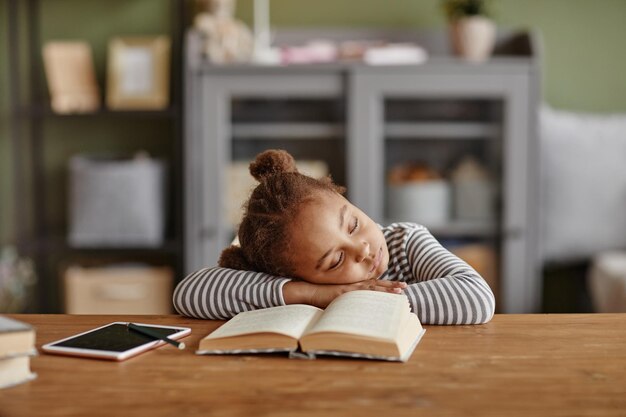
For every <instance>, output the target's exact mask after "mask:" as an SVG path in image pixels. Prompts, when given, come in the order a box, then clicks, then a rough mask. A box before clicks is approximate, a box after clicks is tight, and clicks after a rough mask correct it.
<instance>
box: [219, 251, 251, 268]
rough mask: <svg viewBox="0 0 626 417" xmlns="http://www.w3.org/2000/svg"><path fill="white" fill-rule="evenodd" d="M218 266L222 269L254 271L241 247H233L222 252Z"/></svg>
mask: <svg viewBox="0 0 626 417" xmlns="http://www.w3.org/2000/svg"><path fill="white" fill-rule="evenodd" d="M217 264H218V265H219V266H221V267H222V268H230V269H239V270H241V271H245V270H251V269H252V268H251V266H250V263H249V262H248V261H247V260H246V257H245V256H244V254H243V250H242V249H241V247H239V246H235V245H231V246H229V247H228V248H226V249H224V250H223V251H222V254H221V255H220V259H219V261H217Z"/></svg>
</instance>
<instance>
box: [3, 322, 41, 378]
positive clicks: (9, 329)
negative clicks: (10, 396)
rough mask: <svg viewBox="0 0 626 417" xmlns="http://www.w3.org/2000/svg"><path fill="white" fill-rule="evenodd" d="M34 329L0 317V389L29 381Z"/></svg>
mask: <svg viewBox="0 0 626 417" xmlns="http://www.w3.org/2000/svg"><path fill="white" fill-rule="evenodd" d="M36 353H37V351H36V350H35V329H34V328H33V327H32V326H30V325H29V324H26V323H22V322H21V321H18V320H13V319H10V318H8V317H4V316H0V388H8V387H12V386H13V385H18V384H21V383H22V382H26V381H30V380H31V379H34V378H35V377H36V374H34V373H32V372H31V371H30V357H31V356H33V355H35V354H36Z"/></svg>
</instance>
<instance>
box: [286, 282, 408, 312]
mask: <svg viewBox="0 0 626 417" xmlns="http://www.w3.org/2000/svg"><path fill="white" fill-rule="evenodd" d="M406 285H407V284H406V283H405V282H400V281H386V280H377V279H368V280H366V281H360V282H355V283H354V284H311V283H310V282H305V281H290V282H288V283H286V284H285V285H284V286H283V298H284V299H285V303H286V304H309V305H312V306H315V307H319V308H326V307H327V306H328V304H330V302H331V301H333V300H334V299H335V298H337V297H339V296H340V295H341V294H343V293H346V292H350V291H355V290H371V291H382V292H390V293H393V294H400V293H402V290H404V289H405V288H406Z"/></svg>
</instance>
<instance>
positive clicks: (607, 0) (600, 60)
mask: <svg viewBox="0 0 626 417" xmlns="http://www.w3.org/2000/svg"><path fill="white" fill-rule="evenodd" d="M488 4H490V5H491V6H492V7H491V9H492V15H493V17H494V19H495V20H496V22H497V23H498V24H499V25H500V26H502V27H508V28H535V29H538V30H539V31H540V33H541V34H542V37H543V46H544V68H543V70H544V97H545V99H546V101H547V102H548V103H549V104H551V105H553V106H555V107H559V108H565V109H572V110H581V111H594V112H603V113H604V112H626V82H624V81H623V79H624V75H623V74H626V52H625V50H624V46H623V40H624V39H626V1H624V0H593V1H591V0H492V1H491V2H489V3H488ZM238 5H239V10H238V14H239V16H241V18H242V19H243V20H244V21H246V22H248V23H249V22H251V21H252V18H251V16H252V1H249V0H248V1H241V0H240V1H239V2H238ZM271 15H272V24H273V25H275V26H278V27H280V26H312V27H314V26H334V27H341V26H365V27H371V26H384V27H421V28H438V27H443V25H444V24H445V20H444V17H443V14H442V13H441V2H440V1H439V0H385V1H381V0H358V1H357V0H316V1H315V2H311V1H305V0H271Z"/></svg>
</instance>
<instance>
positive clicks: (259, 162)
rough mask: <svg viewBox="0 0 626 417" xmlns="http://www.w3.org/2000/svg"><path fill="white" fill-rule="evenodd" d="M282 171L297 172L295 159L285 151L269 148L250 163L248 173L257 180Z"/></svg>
mask: <svg viewBox="0 0 626 417" xmlns="http://www.w3.org/2000/svg"><path fill="white" fill-rule="evenodd" d="M283 172H298V168H296V161H295V160H294V159H293V156H291V155H290V154H289V153H288V152H287V151H283V150H282V149H270V150H268V151H265V152H262V153H260V154H258V155H257V157H256V159H255V160H254V161H253V162H252V163H251V164H250V174H252V176H253V177H254V178H256V179H257V180H258V181H261V180H262V179H263V178H266V177H268V176H270V175H275V174H280V173H283Z"/></svg>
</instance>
